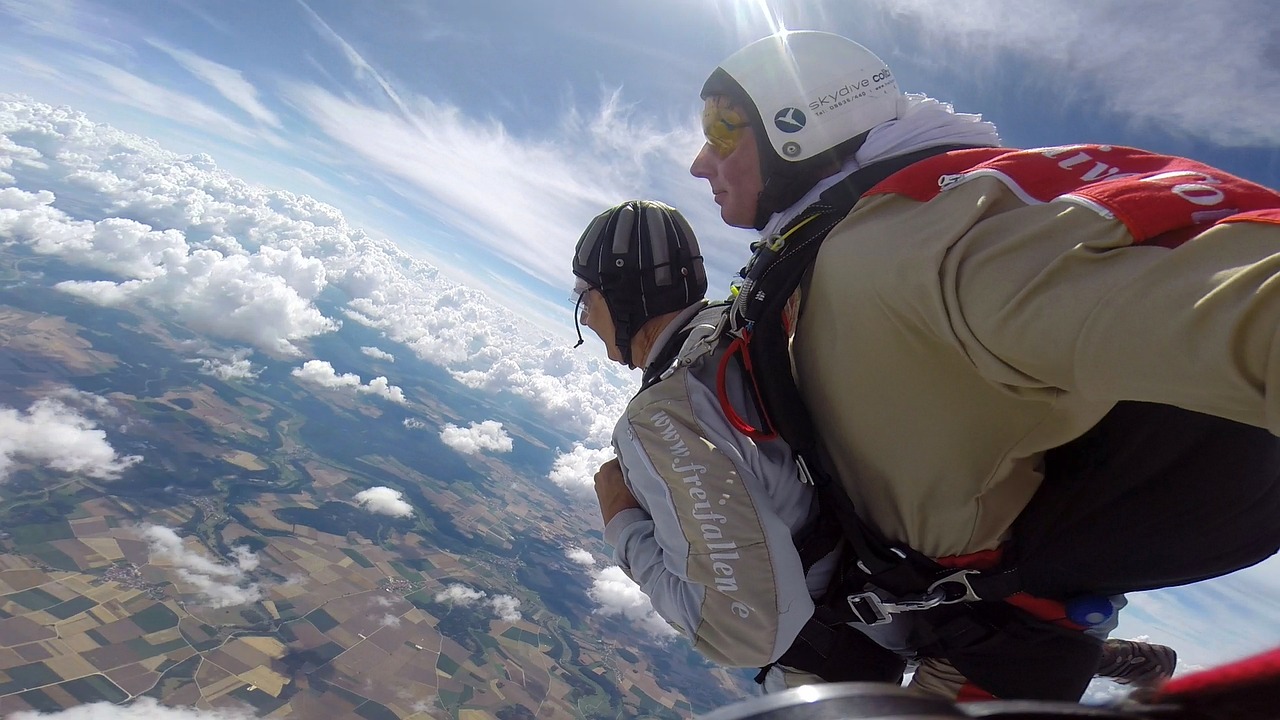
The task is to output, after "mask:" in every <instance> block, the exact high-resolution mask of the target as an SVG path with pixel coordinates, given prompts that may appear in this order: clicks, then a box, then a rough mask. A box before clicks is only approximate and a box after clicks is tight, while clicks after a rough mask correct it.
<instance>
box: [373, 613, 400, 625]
mask: <svg viewBox="0 0 1280 720" xmlns="http://www.w3.org/2000/svg"><path fill="white" fill-rule="evenodd" d="M378 624H379V625H381V626H382V627H393V628H394V627H400V618H399V617H398V616H396V615H392V614H391V613H387V614H385V615H383V616H382V619H380V620H378Z"/></svg>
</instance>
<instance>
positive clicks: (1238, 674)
mask: <svg viewBox="0 0 1280 720" xmlns="http://www.w3.org/2000/svg"><path fill="white" fill-rule="evenodd" d="M1264 682H1270V683H1277V682H1280V648H1276V649H1274V650H1269V651H1267V652H1264V653H1262V654H1259V655H1254V656H1252V657H1248V658H1245V659H1243V660H1240V661H1238V662H1234V663H1231V664H1229V665H1223V666H1221V667H1216V668H1212V669H1210V670H1205V671H1203V672H1198V673H1195V674H1193V675H1187V676H1186V677H1180V678H1175V679H1173V680H1170V681H1169V682H1167V683H1165V684H1164V686H1162V687H1161V688H1160V695H1159V697H1157V698H1156V699H1157V701H1160V700H1177V699H1178V698H1179V697H1192V696H1195V695H1201V694H1204V695H1209V694H1213V693H1219V692H1224V691H1227V690H1231V689H1234V688H1241V687H1245V686H1249V685H1254V684H1261V683H1264Z"/></svg>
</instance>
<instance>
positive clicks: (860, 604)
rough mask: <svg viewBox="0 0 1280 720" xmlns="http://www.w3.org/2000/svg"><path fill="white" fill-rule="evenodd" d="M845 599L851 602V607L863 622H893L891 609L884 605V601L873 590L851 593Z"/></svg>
mask: <svg viewBox="0 0 1280 720" xmlns="http://www.w3.org/2000/svg"><path fill="white" fill-rule="evenodd" d="M845 600H847V601H848V603H849V609H850V610H852V611H853V614H854V615H856V616H857V617H858V620H860V621H862V623H863V624H866V625H884V624H885V623H890V622H893V618H892V617H889V610H888V609H887V608H886V607H885V606H884V601H883V600H881V599H880V596H878V595H876V594H875V593H873V592H864V593H858V594H857V595H850V596H848V597H847V598H845Z"/></svg>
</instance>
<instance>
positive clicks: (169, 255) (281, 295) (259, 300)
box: [0, 173, 338, 355]
mask: <svg viewBox="0 0 1280 720" xmlns="http://www.w3.org/2000/svg"><path fill="white" fill-rule="evenodd" d="M99 175H101V173H97V174H92V173H90V174H86V175H83V176H78V175H76V174H75V173H72V175H71V176H70V177H69V178H68V180H67V182H73V181H75V180H76V179H77V178H80V179H81V182H82V183H83V184H88V185H95V184H97V185H96V186H94V187H93V188H92V189H93V190H96V191H97V192H99V193H100V192H105V191H107V190H109V189H110V188H106V187H102V186H101V183H106V182H108V181H107V180H106V179H105V178H102V177H99ZM78 189H80V190H84V189H85V188H78ZM175 190H176V188H175ZM95 194H96V193H95ZM108 197H109V196H108ZM55 199H56V197H55V196H54V194H53V193H50V192H48V191H41V192H40V193H27V192H24V191H20V190H17V189H15V188H6V190H5V191H4V193H2V194H0V237H11V238H16V239H18V240H19V241H21V242H24V243H25V244H26V245H27V246H28V247H29V248H30V249H31V250H32V251H33V252H36V253H39V254H41V255H54V256H58V257H59V258H61V259H63V260H65V261H67V262H71V263H73V264H76V265H84V266H88V267H91V268H96V269H99V270H102V271H104V272H106V273H108V274H110V275H114V276H117V277H119V278H123V279H111V280H107V279H104V280H69V281H64V282H61V283H58V284H57V285H55V287H56V288H57V289H59V290H61V291H63V292H66V293H69V294H72V295H75V296H77V297H79V298H82V299H84V300H87V301H89V302H93V303H97V304H100V305H106V306H127V305H130V304H132V303H141V304H146V305H150V306H152V307H155V308H157V309H161V310H163V311H166V312H172V313H175V314H176V315H177V316H178V318H180V319H181V320H182V321H183V322H185V323H187V324H188V325H189V326H190V327H191V328H192V329H194V330H197V331H200V332H205V333H209V334H211V335H215V336H218V337H224V338H228V339H232V340H238V341H242V342H246V343H248V344H250V345H253V346H254V347H257V348H259V349H262V350H265V351H267V352H273V353H279V354H286V355H297V354H298V353H299V351H298V349H297V347H295V345H294V342H295V341H298V340H302V339H305V338H308V337H311V336H314V335H318V334H321V333H326V332H331V331H333V330H336V329H337V328H338V324H337V323H336V322H335V321H332V320H330V319H329V318H326V317H325V316H324V315H323V314H321V313H320V311H319V310H318V309H317V308H316V307H315V306H314V305H313V304H312V303H311V298H312V297H314V295H312V292H313V285H314V284H315V283H318V282H323V279H324V277H323V272H324V268H323V264H321V263H320V262H319V261H318V260H315V259H308V258H304V257H303V256H302V255H301V254H300V252H299V251H298V250H297V248H293V249H290V250H277V249H275V248H266V249H261V248H260V249H259V252H258V253H256V254H253V255H248V254H235V255H225V254H223V252H221V251H219V250H216V249H213V248H210V247H198V246H192V245H191V244H189V243H188V242H187V240H186V238H185V237H184V234H183V233H182V232H181V231H178V230H176V229H167V230H155V229H153V228H152V226H150V225H146V224H143V223H141V222H138V221H136V220H130V219H123V218H118V217H107V218H104V219H102V220H98V221H90V220H76V219H73V218H72V217H71V216H70V215H68V214H66V213H65V212H63V211H61V210H59V209H57V208H55V207H52V204H53V203H54V201H55ZM152 199H153V200H154V198H152ZM103 200H105V201H106V202H110V200H107V199H106V198H101V199H100V200H99V201H103ZM308 273H310V275H311V276H310V278H308V277H306V276H307V274H308ZM291 282H292V283H294V284H293V285H291V284H290V283H291Z"/></svg>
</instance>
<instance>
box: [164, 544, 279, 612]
mask: <svg viewBox="0 0 1280 720" xmlns="http://www.w3.org/2000/svg"><path fill="white" fill-rule="evenodd" d="M142 537H143V539H144V540H146V541H147V544H148V545H149V546H150V549H151V554H152V556H153V557H155V558H160V559H164V560H166V561H168V563H169V564H170V565H171V566H172V567H173V568H174V569H176V570H177V571H178V578H179V579H180V580H182V581H183V582H184V583H186V584H187V585H190V586H192V587H194V588H195V590H196V592H198V593H199V594H200V595H201V597H202V598H203V599H204V601H205V603H206V604H208V605H209V606H210V607H215V608H220V607H231V606H233V605H245V604H247V603H252V602H257V601H258V600H261V599H262V597H263V595H262V589H261V588H260V587H259V585H258V584H257V583H255V582H251V581H250V579H249V576H248V573H250V572H252V571H254V570H256V569H257V568H258V563H259V559H258V556H257V554H256V553H254V552H252V551H251V550H249V548H248V547H247V546H244V545H238V546H236V547H233V548H232V556H233V559H234V564H230V563H220V562H217V561H214V560H210V559H209V558H207V557H205V556H204V555H202V554H200V553H199V552H196V551H194V550H188V549H187V547H186V545H185V544H184V543H183V541H182V538H181V537H180V536H179V535H178V533H176V532H174V531H173V530H171V529H169V528H167V527H164V526H162V525H148V526H145V527H144V528H143V530H142Z"/></svg>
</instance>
